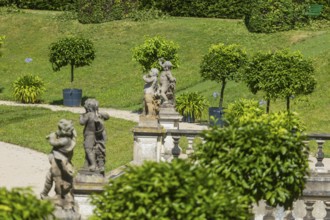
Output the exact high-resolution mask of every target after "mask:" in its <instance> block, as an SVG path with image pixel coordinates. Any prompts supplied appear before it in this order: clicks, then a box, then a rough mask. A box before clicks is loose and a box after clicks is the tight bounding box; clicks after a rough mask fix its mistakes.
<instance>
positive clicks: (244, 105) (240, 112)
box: [224, 99, 264, 122]
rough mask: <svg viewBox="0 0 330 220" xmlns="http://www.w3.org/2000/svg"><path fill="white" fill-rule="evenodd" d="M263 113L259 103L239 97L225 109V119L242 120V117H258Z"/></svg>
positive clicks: (229, 120)
mask: <svg viewBox="0 0 330 220" xmlns="http://www.w3.org/2000/svg"><path fill="white" fill-rule="evenodd" d="M263 113H264V110H263V109H262V108H261V107H260V105H259V103H258V102H257V101H255V100H252V99H239V100H238V101H235V102H234V103H230V104H229V105H228V108H227V109H226V110H225V114H224V117H225V120H226V121H228V122H232V121H235V120H238V121H241V117H243V119H242V120H244V117H259V116H261V115H262V114H263Z"/></svg>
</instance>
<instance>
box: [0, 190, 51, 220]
mask: <svg viewBox="0 0 330 220" xmlns="http://www.w3.org/2000/svg"><path fill="white" fill-rule="evenodd" d="M53 210H54V207H53V205H52V204H51V202H50V201H46V200H39V199H37V198H36V197H35V195H33V193H32V190H31V189H30V188H13V189H11V190H7V189H6V188H5V187H0V219H4V220H7V219H8V220H9V219H11V220H21V219H23V220H24V219H26V220H27V219H46V218H47V217H49V216H52V212H53Z"/></svg>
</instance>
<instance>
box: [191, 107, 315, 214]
mask: <svg viewBox="0 0 330 220" xmlns="http://www.w3.org/2000/svg"><path fill="white" fill-rule="evenodd" d="M248 112H249V111H248ZM232 119H234V120H231V121H230V123H229V125H228V126H227V127H224V128H217V127H213V128H212V129H211V130H208V131H206V132H205V133H204V135H203V137H204V140H205V141H206V143H205V144H204V145H201V146H200V147H199V149H198V150H197V151H196V152H195V154H196V158H197V160H198V162H199V163H200V164H201V165H202V166H205V167H207V168H208V169H210V170H212V171H213V172H214V173H215V174H217V175H218V176H219V177H222V178H225V181H229V182H230V184H232V185H234V186H237V187H238V188H239V189H242V190H243V192H242V194H243V195H246V196H249V198H250V199H251V202H257V201H260V200H266V202H267V203H268V204H270V205H271V206H274V207H275V206H276V205H280V206H284V208H288V207H291V206H292V203H293V202H294V201H295V200H296V199H298V198H299V197H300V196H301V195H302V192H303V189H304V187H305V183H306V176H307V175H308V172H309V165H308V154H309V149H308V147H307V146H306V145H305V144H304V143H303V140H304V139H305V136H304V135H303V133H302V132H303V129H302V126H301V123H300V121H299V119H298V118H297V117H296V116H295V115H294V114H291V113H287V112H279V113H272V114H263V115H261V116H260V115H257V114H245V113H244V114H243V115H242V116H240V117H239V120H236V119H235V118H232Z"/></svg>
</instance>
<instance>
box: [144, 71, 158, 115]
mask: <svg viewBox="0 0 330 220" xmlns="http://www.w3.org/2000/svg"><path fill="white" fill-rule="evenodd" d="M158 73H159V71H158V69H156V68H152V69H151V70H150V72H149V73H148V74H145V75H144V76H143V80H144V82H145V84H144V98H143V101H144V115H153V116H156V115H157V114H158V111H159V104H160V103H159V98H158V97H159V95H158Z"/></svg>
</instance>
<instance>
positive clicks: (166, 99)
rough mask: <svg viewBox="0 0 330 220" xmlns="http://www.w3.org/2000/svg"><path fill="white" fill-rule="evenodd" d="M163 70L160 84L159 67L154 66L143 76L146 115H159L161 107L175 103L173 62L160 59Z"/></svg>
mask: <svg viewBox="0 0 330 220" xmlns="http://www.w3.org/2000/svg"><path fill="white" fill-rule="evenodd" d="M159 64H160V66H161V67H162V68H163V71H162V72H161V73H160V77H159V84H158V73H159V71H158V69H156V68H152V69H151V70H150V72H149V73H148V74H145V75H144V76H143V80H144V81H145V85H144V111H143V113H144V115H152V116H157V115H158V113H159V107H160V106H161V105H162V106H165V105H171V106H173V105H174V91H175V86H176V79H175V77H174V76H173V75H172V72H171V69H172V63H171V62H170V61H164V59H160V60H159Z"/></svg>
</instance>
